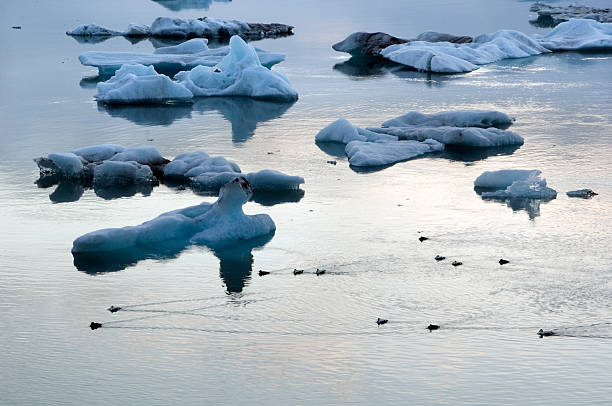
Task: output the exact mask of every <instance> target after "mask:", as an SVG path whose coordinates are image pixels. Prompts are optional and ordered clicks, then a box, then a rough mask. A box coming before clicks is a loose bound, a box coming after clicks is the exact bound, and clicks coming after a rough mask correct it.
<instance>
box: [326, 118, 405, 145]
mask: <svg viewBox="0 0 612 406" xmlns="http://www.w3.org/2000/svg"><path fill="white" fill-rule="evenodd" d="M351 141H370V142H375V141H397V137H395V136H393V135H387V134H377V133H375V132H373V131H369V130H364V129H362V128H359V127H355V126H353V125H352V124H351V123H350V122H349V121H348V120H346V119H344V118H341V119H338V120H336V121H334V122H333V123H331V124H329V125H328V126H326V127H325V128H323V129H322V130H321V131H319V132H318V133H317V135H316V136H315V142H337V143H341V144H348V143H349V142H351Z"/></svg>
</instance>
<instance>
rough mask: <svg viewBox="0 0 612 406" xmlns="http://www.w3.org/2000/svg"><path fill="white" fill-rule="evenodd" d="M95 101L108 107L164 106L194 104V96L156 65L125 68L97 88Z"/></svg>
mask: <svg viewBox="0 0 612 406" xmlns="http://www.w3.org/2000/svg"><path fill="white" fill-rule="evenodd" d="M97 89H98V93H97V94H96V95H95V96H94V98H95V99H96V100H97V101H99V102H104V103H108V104H160V103H168V102H179V103H181V102H182V103H185V102H191V101H192V99H193V93H191V91H189V89H187V88H186V87H185V86H182V85H181V84H179V83H176V82H174V81H173V80H172V79H170V78H169V77H168V76H166V75H160V74H158V73H157V72H156V71H155V69H154V68H153V66H144V65H123V66H122V67H121V69H119V70H118V71H117V72H115V76H113V77H112V78H110V79H109V80H107V81H106V82H100V83H98V85H97Z"/></svg>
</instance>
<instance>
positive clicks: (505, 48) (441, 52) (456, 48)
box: [381, 30, 550, 73]
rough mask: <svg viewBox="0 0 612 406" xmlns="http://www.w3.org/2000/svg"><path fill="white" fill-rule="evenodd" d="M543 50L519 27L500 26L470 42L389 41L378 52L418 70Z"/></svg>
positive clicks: (463, 67) (467, 66) (465, 67)
mask: <svg viewBox="0 0 612 406" xmlns="http://www.w3.org/2000/svg"><path fill="white" fill-rule="evenodd" d="M546 52H550V51H549V50H548V49H546V48H544V47H543V46H541V45H540V44H538V42H536V41H535V40H534V39H532V38H530V37H528V36H527V35H525V34H523V33H521V32H519V31H514V30H499V31H496V32H495V33H493V34H482V35H479V36H477V37H476V38H474V41H473V42H471V43H461V44H455V43H451V42H429V41H413V42H408V43H405V44H398V45H391V46H389V47H387V48H385V49H383V50H382V52H381V55H382V56H383V57H385V58H387V59H389V60H391V61H393V62H396V63H400V64H402V65H405V66H409V67H411V68H414V69H416V70H419V71H425V72H439V73H461V72H471V71H473V70H476V69H478V65H485V64H488V63H492V62H496V61H499V60H502V59H510V58H525V57H528V56H533V55H539V54H542V53H546Z"/></svg>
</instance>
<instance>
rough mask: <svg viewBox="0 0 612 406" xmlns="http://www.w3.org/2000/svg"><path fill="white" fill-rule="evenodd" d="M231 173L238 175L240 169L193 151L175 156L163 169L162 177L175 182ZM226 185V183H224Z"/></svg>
mask: <svg viewBox="0 0 612 406" xmlns="http://www.w3.org/2000/svg"><path fill="white" fill-rule="evenodd" d="M222 172H231V173H233V174H234V176H236V175H237V174H240V167H239V166H238V164H236V163H235V162H232V161H228V160H227V159H225V158H224V157H222V156H217V157H210V156H209V155H208V154H207V153H206V152H204V151H195V152H189V153H185V154H180V155H177V156H176V157H175V158H174V159H173V160H172V161H171V162H170V163H169V164H168V165H166V167H165V168H164V177H165V178H169V179H175V180H187V179H189V178H191V177H195V176H198V175H201V174H204V173H208V174H212V173H222ZM224 183H227V182H224Z"/></svg>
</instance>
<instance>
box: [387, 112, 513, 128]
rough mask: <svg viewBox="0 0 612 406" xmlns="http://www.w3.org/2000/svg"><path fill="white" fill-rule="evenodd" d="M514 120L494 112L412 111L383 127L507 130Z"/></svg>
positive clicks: (388, 121) (389, 121)
mask: <svg viewBox="0 0 612 406" xmlns="http://www.w3.org/2000/svg"><path fill="white" fill-rule="evenodd" d="M513 122H514V118H512V117H510V116H508V115H507V114H505V113H502V112H500V111H494V110H450V111H441V112H438V113H433V114H424V113H420V112H418V111H411V112H408V113H406V114H404V115H402V116H399V117H396V118H394V119H391V120H387V121H385V122H384V123H383V124H382V126H383V127H409V126H419V127H442V126H449V127H480V128H489V127H496V128H507V127H509V126H510V125H512V123H513Z"/></svg>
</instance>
